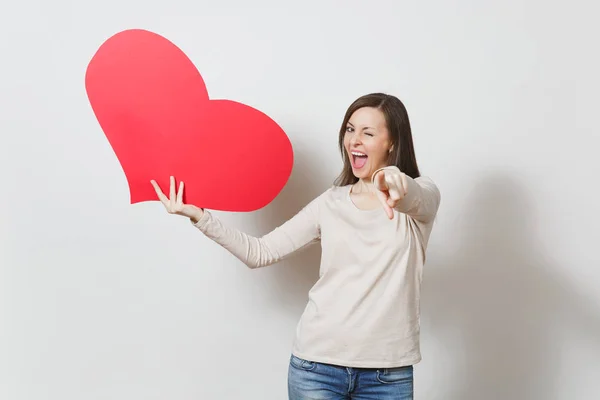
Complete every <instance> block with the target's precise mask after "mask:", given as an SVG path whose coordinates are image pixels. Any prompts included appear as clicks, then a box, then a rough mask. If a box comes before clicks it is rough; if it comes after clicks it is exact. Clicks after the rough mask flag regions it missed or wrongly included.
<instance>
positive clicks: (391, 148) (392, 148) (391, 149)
mask: <svg viewBox="0 0 600 400" xmlns="http://www.w3.org/2000/svg"><path fill="white" fill-rule="evenodd" d="M393 150H394V145H392V147H390V150H389V153H391V152H392V151H393Z"/></svg>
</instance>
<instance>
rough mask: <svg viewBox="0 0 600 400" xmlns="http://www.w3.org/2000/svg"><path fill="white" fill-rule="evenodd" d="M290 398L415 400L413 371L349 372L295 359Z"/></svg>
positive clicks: (289, 389)
mask: <svg viewBox="0 0 600 400" xmlns="http://www.w3.org/2000/svg"><path fill="white" fill-rule="evenodd" d="M288 396H289V400H309V399H311V400H313V399H314V400H317V399H322V400H388V399H389V400H392V399H393V400H412V399H413V367H412V366H406V367H398V368H379V369H377V368H348V367H341V366H336V365H330V364H322V363H318V362H313V361H308V360H304V359H301V358H298V357H296V356H294V355H292V356H291V358H290V365H289V370H288Z"/></svg>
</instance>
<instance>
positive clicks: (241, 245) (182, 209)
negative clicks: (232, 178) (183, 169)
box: [152, 177, 320, 268]
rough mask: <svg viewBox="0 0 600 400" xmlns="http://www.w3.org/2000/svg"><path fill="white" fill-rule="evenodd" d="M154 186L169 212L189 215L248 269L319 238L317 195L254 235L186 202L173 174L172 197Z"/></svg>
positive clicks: (207, 234) (181, 187)
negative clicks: (283, 220) (228, 225)
mask: <svg viewBox="0 0 600 400" xmlns="http://www.w3.org/2000/svg"><path fill="white" fill-rule="evenodd" d="M152 185H153V186H154V189H155V190H156V193H157V195H158V197H159V199H160V200H161V202H162V203H163V205H164V206H165V208H166V209H167V211H168V212H169V213H171V214H177V215H183V216H186V217H188V218H189V219H190V221H191V223H192V224H193V225H194V226H195V227H196V228H198V229H199V230H200V231H202V232H203V233H204V234H205V235H206V236H207V237H208V238H210V239H212V240H213V241H215V242H216V243H218V244H220V245H221V246H223V247H224V248H225V249H227V250H228V251H229V252H231V253H232V254H233V255H234V256H236V257H237V258H238V259H239V260H241V261H242V262H243V263H244V264H246V265H247V266H248V267H249V268H259V267H264V266H267V265H271V264H274V263H276V262H278V261H280V260H282V259H283V258H285V257H286V256H288V255H290V254H291V253H293V252H295V251H297V250H300V249H301V248H303V247H305V246H307V245H309V244H311V243H313V242H316V241H318V240H319V239H320V226H319V218H318V213H319V210H318V198H317V199H315V200H313V201H312V202H310V203H309V204H308V205H307V206H305V207H304V208H303V209H302V210H301V211H300V212H298V213H297V214H296V215H295V216H293V217H292V218H291V219H289V220H288V221H286V222H285V223H284V224H282V225H280V226H279V227H277V228H275V229H274V230H272V231H271V232H269V233H268V234H266V235H264V236H262V237H254V236H251V235H248V234H246V233H244V232H241V231H240V230H237V229H234V228H231V227H227V226H225V225H224V224H223V223H222V222H221V221H220V220H219V219H218V218H216V217H215V216H214V215H213V214H211V213H210V212H209V211H207V210H203V209H201V208H198V207H195V206H193V205H188V204H183V201H182V198H183V183H180V186H179V190H178V193H175V179H174V178H173V177H171V188H170V198H167V197H166V196H165V195H164V194H163V193H162V191H161V190H160V188H159V187H158V185H157V184H156V182H154V181H152Z"/></svg>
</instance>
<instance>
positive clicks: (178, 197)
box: [150, 176, 204, 223]
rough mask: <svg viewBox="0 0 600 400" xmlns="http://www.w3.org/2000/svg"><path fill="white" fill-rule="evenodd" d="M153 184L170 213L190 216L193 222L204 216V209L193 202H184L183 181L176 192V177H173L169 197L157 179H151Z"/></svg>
mask: <svg viewBox="0 0 600 400" xmlns="http://www.w3.org/2000/svg"><path fill="white" fill-rule="evenodd" d="M150 183H152V186H153V187H154V190H155V191H156V194H157V195H158V198H159V199H160V201H161V203H163V205H164V206H165V208H166V209H167V212H168V213H169V214H177V215H182V216H184V217H188V218H190V219H191V220H192V222H193V223H197V222H198V221H200V218H202V215H203V214H204V210H203V209H201V208H198V207H196V206H194V205H192V204H183V182H179V190H178V191H177V193H175V177H173V176H172V177H171V187H170V189H169V197H167V196H165V194H164V193H163V192H162V190H160V187H159V186H158V184H157V183H156V181H154V180H151V181H150Z"/></svg>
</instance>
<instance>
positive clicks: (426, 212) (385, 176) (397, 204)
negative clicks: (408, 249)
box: [372, 166, 441, 223]
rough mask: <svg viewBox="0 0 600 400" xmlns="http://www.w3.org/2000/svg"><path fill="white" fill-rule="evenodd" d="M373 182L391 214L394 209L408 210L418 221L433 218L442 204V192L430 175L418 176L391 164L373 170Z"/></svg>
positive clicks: (407, 212) (406, 211) (406, 212)
mask: <svg viewBox="0 0 600 400" xmlns="http://www.w3.org/2000/svg"><path fill="white" fill-rule="evenodd" d="M372 180H373V184H374V185H375V188H376V189H377V195H378V197H379V199H380V200H381V201H382V203H383V205H384V207H385V208H386V212H387V213H388V216H389V217H390V218H391V217H392V215H393V214H392V209H395V210H396V211H399V212H402V213H405V214H407V215H409V216H411V217H412V218H414V219H415V220H417V221H419V222H424V223H428V222H431V221H432V220H433V219H434V218H435V216H436V214H437V211H438V208H439V206H440V200H441V195H440V191H439V189H438V187H437V186H436V184H435V183H434V182H433V181H432V180H431V179H430V178H427V177H419V178H416V179H413V178H411V177H410V176H408V175H406V174H404V173H402V172H401V171H400V170H399V169H398V167H396V166H389V167H385V168H381V169H379V170H377V171H375V172H374V173H373V176H372Z"/></svg>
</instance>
